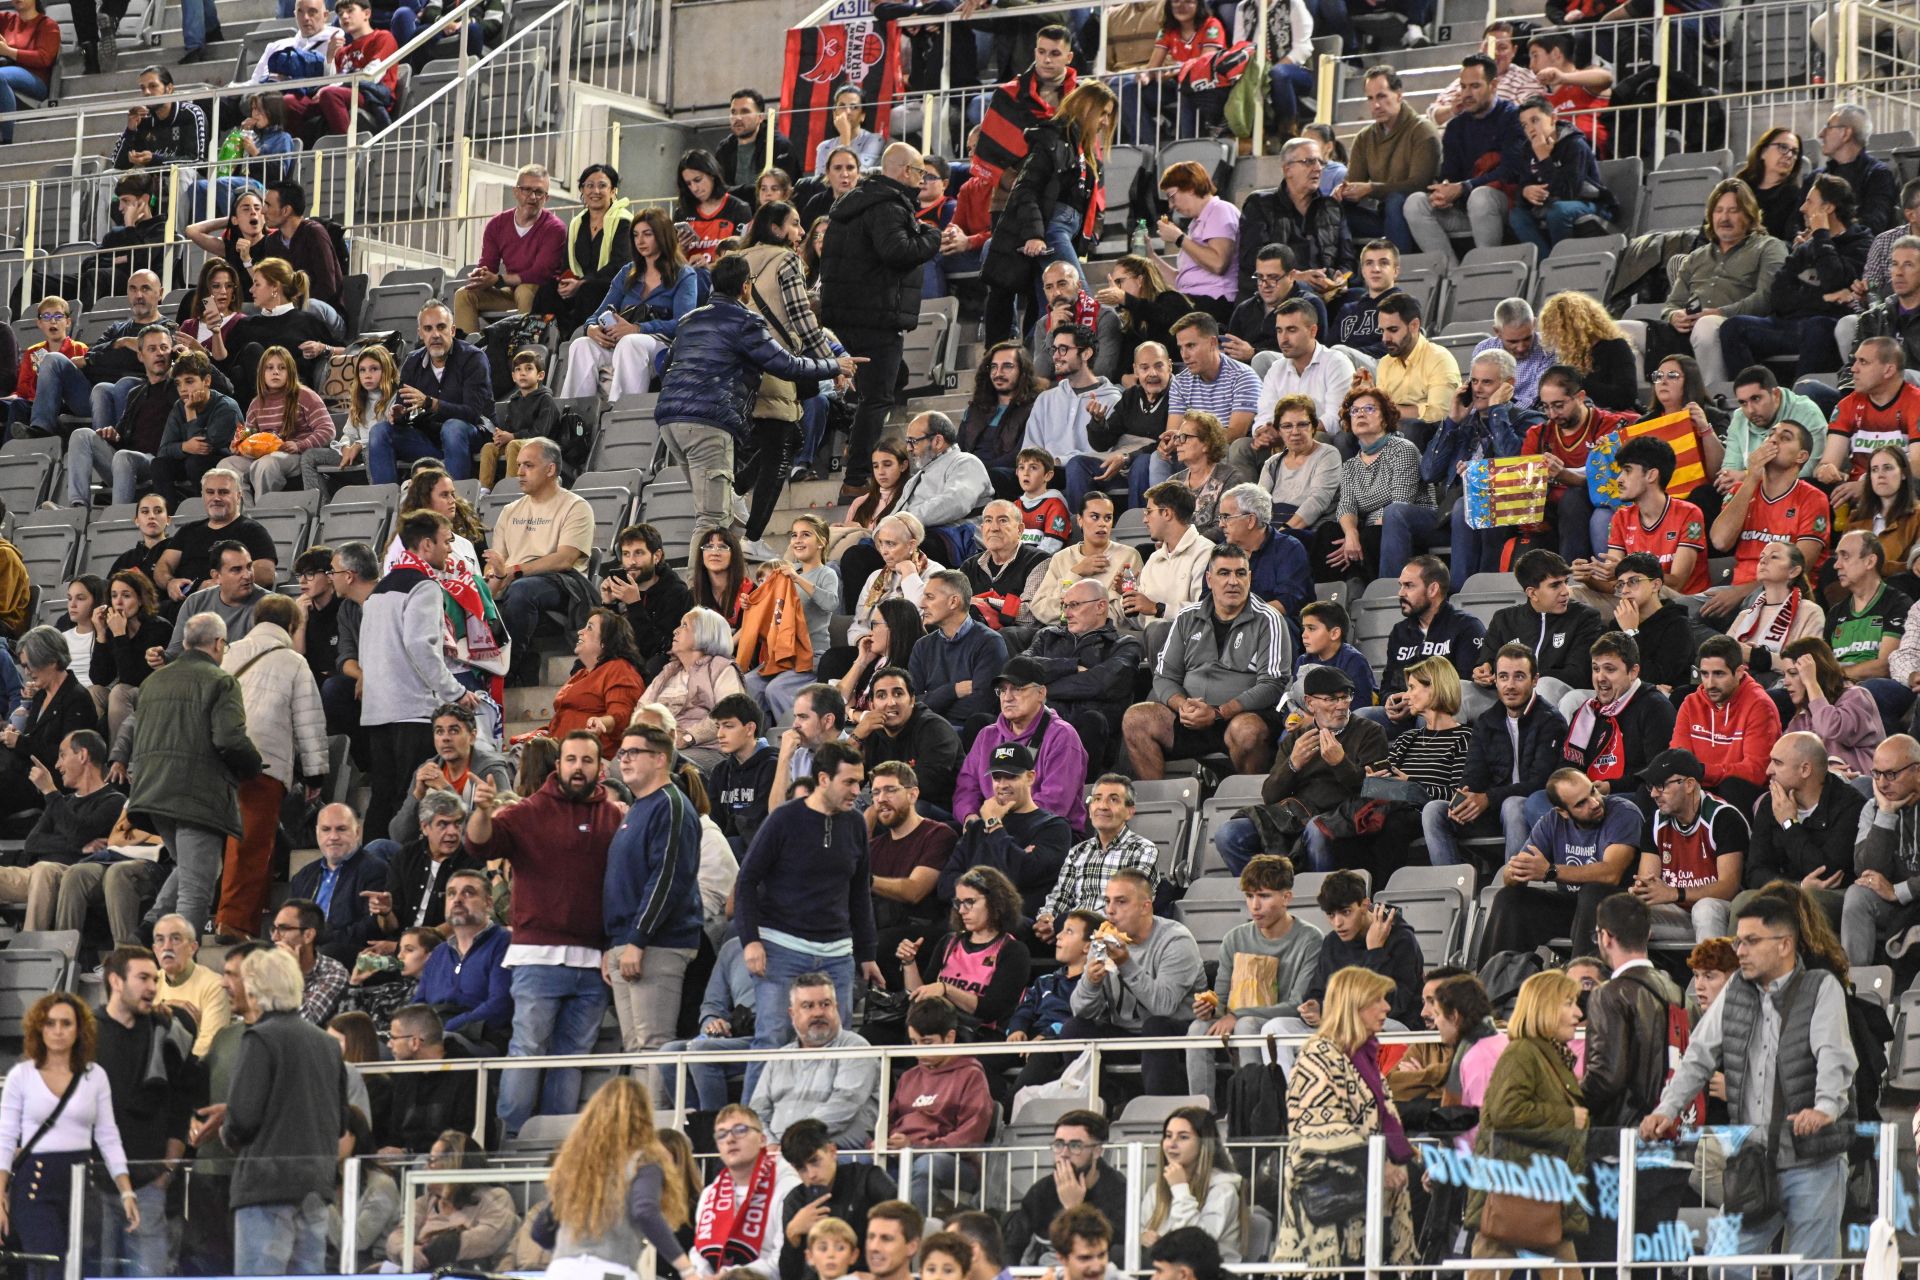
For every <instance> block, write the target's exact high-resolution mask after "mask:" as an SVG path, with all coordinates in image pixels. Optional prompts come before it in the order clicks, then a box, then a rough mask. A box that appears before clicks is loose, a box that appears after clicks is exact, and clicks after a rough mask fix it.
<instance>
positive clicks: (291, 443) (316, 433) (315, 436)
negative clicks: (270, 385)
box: [246, 387, 333, 453]
mask: <svg viewBox="0 0 1920 1280" xmlns="http://www.w3.org/2000/svg"><path fill="white" fill-rule="evenodd" d="M298 399H299V409H298V412H297V420H296V421H295V423H294V425H293V426H292V427H291V428H289V427H288V426H287V414H286V410H287V398H286V397H285V396H284V395H281V394H280V393H279V392H277V391H272V392H269V391H263V392H261V393H260V394H259V395H256V396H255V397H254V398H253V403H252V404H251V405H249V406H248V408H247V422H246V434H248V435H251V434H253V433H254V432H256V431H271V432H272V433H273V434H274V435H276V436H279V437H280V439H281V440H283V441H285V443H286V449H285V451H286V452H288V453H304V452H306V451H307V450H308V449H317V448H319V447H320V446H321V445H324V444H327V443H329V442H331V441H332V440H333V415H332V414H330V413H328V412H327V402H326V401H325V400H322V399H321V398H320V395H319V393H318V392H316V391H315V390H314V389H313V388H312V387H302V388H300V395H299V397H298Z"/></svg>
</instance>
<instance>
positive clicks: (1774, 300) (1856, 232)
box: [1767, 222, 1873, 319]
mask: <svg viewBox="0 0 1920 1280" xmlns="http://www.w3.org/2000/svg"><path fill="white" fill-rule="evenodd" d="M1872 247H1873V232H1871V231H1869V230H1867V229H1866V228H1865V227H1863V226H1861V225H1860V224H1859V223H1857V222H1856V223H1854V224H1853V225H1852V226H1850V227H1848V228H1847V229H1846V230H1845V231H1842V232H1841V233H1840V234H1839V235H1834V234H1833V233H1832V232H1829V231H1816V232H1814V233H1813V234H1812V235H1811V236H1810V237H1808V238H1807V240H1806V242H1805V243H1803V244H1797V245H1794V246H1792V247H1791V248H1789V249H1788V250H1787V260H1786V262H1785V263H1783V264H1781V267H1780V274H1778V275H1776V276H1775V277H1774V278H1773V291H1772V292H1771V293H1769V294H1768V295H1767V302H1768V305H1769V306H1770V307H1771V308H1772V310H1773V314H1774V315H1776V316H1783V317H1786V318H1789V319H1798V318H1799V317H1801V316H1842V315H1846V314H1847V313H1848V312H1849V311H1851V310H1852V308H1851V307H1850V306H1848V305H1847V304H1846V303H1843V302H1841V303H1835V302H1828V301H1827V299H1826V295H1827V294H1829V293H1835V292H1838V291H1839V290H1841V289H1845V288H1846V287H1847V286H1848V285H1850V284H1852V283H1853V282H1854V281H1855V280H1858V279H1859V278H1860V277H1861V275H1862V274H1863V273H1864V272H1865V271H1866V269H1867V250H1868V249H1870V248H1872Z"/></svg>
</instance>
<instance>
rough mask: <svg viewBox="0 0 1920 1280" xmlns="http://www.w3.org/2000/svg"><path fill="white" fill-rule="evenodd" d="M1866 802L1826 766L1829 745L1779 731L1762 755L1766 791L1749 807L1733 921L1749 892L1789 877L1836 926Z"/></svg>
mask: <svg viewBox="0 0 1920 1280" xmlns="http://www.w3.org/2000/svg"><path fill="white" fill-rule="evenodd" d="M1833 763H1834V764H1837V763H1838V762H1837V761H1836V762H1833ZM1866 804H1867V799H1866V796H1865V795H1864V794H1863V793H1862V792H1861V791H1860V790H1859V789H1858V788H1856V787H1855V786H1854V785H1853V784H1852V783H1851V782H1849V781H1848V780H1847V779H1846V778H1843V777H1842V776H1840V774H1839V773H1837V772H1836V771H1835V769H1834V768H1833V765H1832V764H1830V763H1829V762H1828V759H1827V744H1826V743H1825V742H1823V741H1821V740H1820V737H1819V735H1817V734H1812V733H1786V734H1782V735H1781V736H1780V738H1779V740H1778V741H1776V742H1775V743H1774V744H1773V749H1772V750H1771V751H1769V752H1768V753H1767V793H1766V794H1765V795H1764V796H1762V797H1760V802H1759V803H1758V804H1757V805H1755V806H1754V811H1753V842H1752V844H1751V845H1749V846H1748V848H1747V865H1746V871H1745V874H1744V875H1743V876H1742V877H1741V887H1742V889H1743V890H1744V892H1742V893H1740V894H1739V895H1737V896H1736V897H1735V898H1734V900H1733V913H1734V915H1735V917H1736V918H1737V917H1738V916H1739V914H1740V908H1741V907H1743V906H1745V905H1746V899H1748V898H1749V897H1751V896H1752V895H1753V893H1754V891H1755V890H1758V889H1760V888H1762V887H1763V886H1765V885H1767V884H1769V883H1771V882H1772V881H1775V880H1791V881H1793V882H1794V883H1795V884H1798V885H1799V886H1800V887H1801V888H1803V889H1805V890H1806V891H1807V892H1808V893H1809V894H1811V895H1812V896H1813V900H1814V901H1815V902H1817V903H1819V904H1820V907H1821V909H1822V910H1824V911H1825V912H1826V913H1827V918H1828V919H1829V920H1830V921H1832V922H1833V925H1834V927H1835V928H1836V929H1837V928H1839V927H1840V906H1841V901H1842V898H1843V896H1844V894H1845V892H1846V888H1847V886H1848V885H1849V884H1851V883H1853V850H1854V845H1855V843H1856V841H1857V840H1858V838H1859V832H1860V826H1861V822H1860V811H1861V810H1862V809H1864V808H1865V807H1866Z"/></svg>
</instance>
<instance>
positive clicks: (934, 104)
mask: <svg viewBox="0 0 1920 1280" xmlns="http://www.w3.org/2000/svg"><path fill="white" fill-rule="evenodd" d="M938 103H939V99H938V98H936V97H935V96H934V95H933V94H931V93H924V94H921V95H920V122H921V129H920V154H921V155H923V156H930V155H933V154H934V153H935V152H937V151H938V150H939V144H938V143H936V142H935V141H934V138H935V137H936V136H937V135H936V134H935V132H934V129H935V127H936V121H937V119H938V117H940V116H941V115H944V114H945V113H944V112H942V111H941V110H940V109H939V106H938Z"/></svg>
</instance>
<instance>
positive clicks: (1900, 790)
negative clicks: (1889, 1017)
mask: <svg viewBox="0 0 1920 1280" xmlns="http://www.w3.org/2000/svg"><path fill="white" fill-rule="evenodd" d="M1859 835H1860V839H1859V843H1857V844H1856V845H1855V846H1854V850H1853V870H1854V877H1855V878H1854V882H1853V883H1852V884H1850V885H1848V886H1847V894H1846V900H1845V902H1844V903H1843V904H1842V906H1841V910H1840V945H1842V946H1843V947H1845V948H1846V949H1847V959H1848V961H1849V962H1850V963H1852V964H1885V963H1886V951H1885V943H1886V941H1887V939H1888V938H1891V937H1893V936H1894V935H1896V934H1898V933H1900V932H1902V931H1903V930H1905V929H1906V928H1907V927H1908V926H1910V925H1914V924H1920V742H1916V741H1914V740H1913V738H1912V737H1910V736H1909V735H1907V734H1904V733H1896V734H1895V735H1894V736H1893V737H1891V738H1888V739H1887V740H1886V741H1885V742H1883V743H1881V744H1880V745H1879V746H1878V747H1876V748H1874V752H1873V800H1872V802H1871V803H1869V804H1868V805H1867V807H1866V808H1865V809H1864V810H1863V811H1862V812H1861V814H1860V827H1859Z"/></svg>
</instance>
